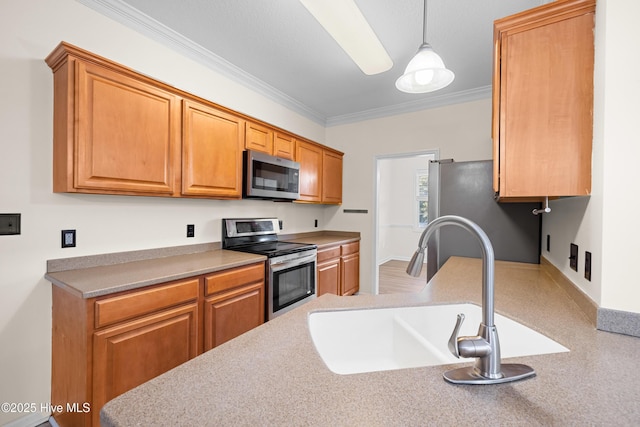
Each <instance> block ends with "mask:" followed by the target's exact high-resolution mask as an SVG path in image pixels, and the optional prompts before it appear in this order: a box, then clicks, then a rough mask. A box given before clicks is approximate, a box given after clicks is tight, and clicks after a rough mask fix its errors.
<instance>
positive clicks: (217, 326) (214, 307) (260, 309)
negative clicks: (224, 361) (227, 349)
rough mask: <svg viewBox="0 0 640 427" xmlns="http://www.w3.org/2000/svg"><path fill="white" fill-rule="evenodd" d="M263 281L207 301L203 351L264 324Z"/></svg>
mask: <svg viewBox="0 0 640 427" xmlns="http://www.w3.org/2000/svg"><path fill="white" fill-rule="evenodd" d="M264 306H265V299H264V282H258V283H254V284H251V285H246V286H242V287H239V288H236V289H233V290H231V291H228V292H222V293H219V294H215V295H213V296H210V297H208V298H206V299H205V302H204V351H208V350H211V349H212V348H214V347H217V346H219V345H220V344H222V343H225V342H227V341H229V340H230V339H233V338H235V337H237V336H239V335H242V334H244V333H245V332H247V331H249V330H251V329H253V328H255V327H257V326H260V325H261V324H263V323H264Z"/></svg>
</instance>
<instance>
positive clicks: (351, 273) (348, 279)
mask: <svg viewBox="0 0 640 427" xmlns="http://www.w3.org/2000/svg"><path fill="white" fill-rule="evenodd" d="M340 273H341V279H340V295H353V294H355V293H356V292H358V291H359V290H360V242H353V243H349V244H346V245H342V246H341V247H340Z"/></svg>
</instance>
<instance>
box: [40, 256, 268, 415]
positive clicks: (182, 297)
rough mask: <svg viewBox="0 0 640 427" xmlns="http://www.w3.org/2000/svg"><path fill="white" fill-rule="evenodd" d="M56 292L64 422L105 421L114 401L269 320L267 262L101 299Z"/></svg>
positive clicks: (58, 394) (56, 389)
mask: <svg viewBox="0 0 640 427" xmlns="http://www.w3.org/2000/svg"><path fill="white" fill-rule="evenodd" d="M52 292H53V294H52V304H53V306H52V315H53V317H52V369H51V371H52V373H51V403H52V405H56V406H57V405H61V406H62V408H64V411H62V412H59V413H56V414H54V418H55V420H56V422H57V423H58V425H60V426H63V427H64V426H99V425H100V409H102V406H103V405H104V404H105V403H106V402H108V401H109V400H111V399H113V398H115V397H117V396H119V395H120V394H122V393H124V392H126V391H128V390H131V389H132V388H134V387H136V386H138V385H140V384H142V383H144V382H146V381H148V380H150V379H152V378H154V377H156V376H158V375H160V374H162V373H164V372H166V371H168V370H170V369H172V368H174V367H176V366H178V365H180V364H182V363H184V362H186V361H188V360H189V359H192V358H194V357H196V356H197V355H199V354H201V353H202V352H203V351H205V350H209V349H211V348H213V347H215V346H217V345H219V344H221V343H223V342H226V341H228V340H230V339H232V338H234V337H236V336H238V335H240V334H242V333H244V332H246V331H248V330H249V329H252V328H254V327H256V326H259V325H260V324H262V323H263V322H264V305H265V300H264V263H263V262H260V263H256V264H251V265H248V266H243V267H238V268H234V269H229V270H223V271H220V272H217V273H213V274H210V275H202V276H195V277H191V278H187V279H181V280H177V281H173V282H169V283H165V284H159V285H153V286H149V287H146V288H141V289H136V290H132V291H125V292H120V293H117V294H112V295H107V296H101V297H96V298H86V299H85V298H82V297H81V296H79V295H77V294H75V293H71V292H68V291H66V290H65V289H63V288H61V287H58V286H53V287H52ZM67 408H76V409H77V410H68V409H67Z"/></svg>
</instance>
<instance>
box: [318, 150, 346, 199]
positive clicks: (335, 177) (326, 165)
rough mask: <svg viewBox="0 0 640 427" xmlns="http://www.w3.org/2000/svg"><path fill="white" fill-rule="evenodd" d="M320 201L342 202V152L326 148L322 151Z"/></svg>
mask: <svg viewBox="0 0 640 427" xmlns="http://www.w3.org/2000/svg"><path fill="white" fill-rule="evenodd" d="M322 202H323V203H327V204H340V203H342V154H341V153H337V152H334V151H329V150H327V149H325V150H324V151H323V153H322Z"/></svg>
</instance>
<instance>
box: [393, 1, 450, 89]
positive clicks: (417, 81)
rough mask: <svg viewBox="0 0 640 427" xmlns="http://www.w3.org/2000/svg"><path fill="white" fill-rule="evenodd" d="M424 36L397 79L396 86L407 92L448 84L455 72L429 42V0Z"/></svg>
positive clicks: (425, 3)
mask: <svg viewBox="0 0 640 427" xmlns="http://www.w3.org/2000/svg"><path fill="white" fill-rule="evenodd" d="M424 15H425V16H424V24H423V34H424V38H423V41H422V45H420V48H418V52H417V53H416V54H415V56H414V57H413V58H412V59H411V61H409V64H408V65H407V68H406V69H405V70H404V74H403V75H402V76H400V78H398V80H396V88H398V90H401V91H402V92H407V93H427V92H433V91H436V90H438V89H442V88H444V87H446V86H448V85H449V84H450V83H451V82H452V81H453V79H454V78H455V74H454V73H453V71H451V70H448V69H447V68H446V67H445V66H444V62H443V61H442V58H440V56H439V55H438V54H437V53H435V52H434V50H433V48H431V45H430V44H429V43H427V1H426V0H425V2H424Z"/></svg>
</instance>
